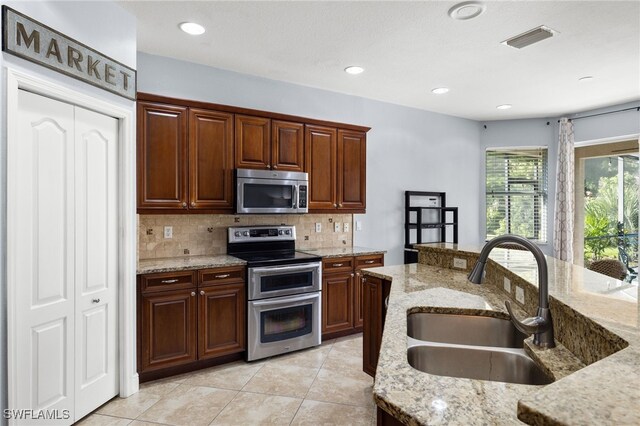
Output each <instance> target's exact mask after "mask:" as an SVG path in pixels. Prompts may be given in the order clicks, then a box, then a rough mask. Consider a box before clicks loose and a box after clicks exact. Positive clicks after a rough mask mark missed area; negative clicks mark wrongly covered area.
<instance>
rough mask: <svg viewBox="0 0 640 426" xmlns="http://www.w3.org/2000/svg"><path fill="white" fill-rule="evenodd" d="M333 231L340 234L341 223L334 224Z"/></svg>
mask: <svg viewBox="0 0 640 426" xmlns="http://www.w3.org/2000/svg"><path fill="white" fill-rule="evenodd" d="M333 230H334V231H335V232H340V222H334V224H333Z"/></svg>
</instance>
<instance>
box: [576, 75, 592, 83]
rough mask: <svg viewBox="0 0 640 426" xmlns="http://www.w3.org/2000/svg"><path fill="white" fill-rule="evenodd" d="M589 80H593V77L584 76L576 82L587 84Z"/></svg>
mask: <svg viewBox="0 0 640 426" xmlns="http://www.w3.org/2000/svg"><path fill="white" fill-rule="evenodd" d="M591 80H593V76H591V75H587V76H584V77H580V78H579V79H578V81H580V82H582V83H584V82H587V81H591Z"/></svg>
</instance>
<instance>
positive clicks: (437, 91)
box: [431, 87, 449, 95]
mask: <svg viewBox="0 0 640 426" xmlns="http://www.w3.org/2000/svg"><path fill="white" fill-rule="evenodd" d="M448 91H449V89H448V88H447V87H436V88H435V89H432V90H431V93H435V94H436V95H443V94H445V93H447V92H448Z"/></svg>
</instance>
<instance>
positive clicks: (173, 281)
mask: <svg viewBox="0 0 640 426" xmlns="http://www.w3.org/2000/svg"><path fill="white" fill-rule="evenodd" d="M177 282H178V280H177V279H174V280H162V284H173V283H177Z"/></svg>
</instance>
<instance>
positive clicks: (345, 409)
mask: <svg viewBox="0 0 640 426" xmlns="http://www.w3.org/2000/svg"><path fill="white" fill-rule="evenodd" d="M291 425H292V426H293V425H371V409H370V408H368V407H355V406H352V405H342V404H333V403H329V402H319V401H312V400H308V399H305V400H304V402H303V403H302V405H301V406H300V409H299V410H298V412H297V413H296V416H295V417H294V418H293V422H292V423H291Z"/></svg>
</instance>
